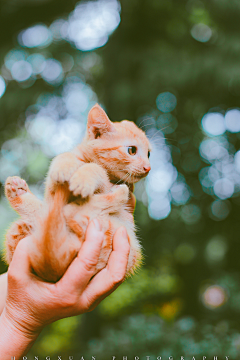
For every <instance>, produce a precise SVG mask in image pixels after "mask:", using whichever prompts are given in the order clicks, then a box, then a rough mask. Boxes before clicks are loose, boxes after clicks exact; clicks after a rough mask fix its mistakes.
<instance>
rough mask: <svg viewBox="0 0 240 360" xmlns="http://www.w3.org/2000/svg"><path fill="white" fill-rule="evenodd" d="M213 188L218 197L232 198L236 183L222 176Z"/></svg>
mask: <svg viewBox="0 0 240 360" xmlns="http://www.w3.org/2000/svg"><path fill="white" fill-rule="evenodd" d="M213 190H214V193H215V195H217V197H219V198H220V199H222V200H224V199H227V198H230V197H231V196H232V195H233V193H234V183H233V182H232V181H231V180H229V179H227V178H222V179H219V180H217V181H216V182H215V184H214V187H213Z"/></svg>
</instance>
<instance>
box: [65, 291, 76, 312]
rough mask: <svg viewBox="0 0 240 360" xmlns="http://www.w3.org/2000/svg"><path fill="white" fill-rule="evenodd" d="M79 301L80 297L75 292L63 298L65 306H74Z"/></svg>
mask: <svg viewBox="0 0 240 360" xmlns="http://www.w3.org/2000/svg"><path fill="white" fill-rule="evenodd" d="M77 303H78V297H77V296H76V295H74V294H68V296H64V297H63V298H62V299H61V305H62V307H63V308H66V309H68V308H73V307H75V306H76V304H77Z"/></svg>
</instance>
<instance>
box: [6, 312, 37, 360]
mask: <svg viewBox="0 0 240 360" xmlns="http://www.w3.org/2000/svg"><path fill="white" fill-rule="evenodd" d="M40 332H41V331H36V332H32V331H29V330H28V329H25V328H24V326H21V325H19V323H18V322H17V321H14V319H12V318H11V317H9V316H8V315H7V312H6V309H5V308H4V310H3V312H2V315H1V316H0V334H1V336H0V354H1V360H5V359H11V357H14V356H15V358H16V359H18V357H20V356H23V355H25V354H26V353H27V351H28V350H29V349H30V348H31V347H32V345H33V343H34V342H35V340H36V339H37V337H38V336H39V334H40Z"/></svg>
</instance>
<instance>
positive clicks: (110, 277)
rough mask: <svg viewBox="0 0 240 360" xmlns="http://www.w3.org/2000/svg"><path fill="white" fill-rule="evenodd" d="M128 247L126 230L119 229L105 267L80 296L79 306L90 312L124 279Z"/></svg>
mask: <svg viewBox="0 0 240 360" xmlns="http://www.w3.org/2000/svg"><path fill="white" fill-rule="evenodd" d="M129 253H130V245H129V241H128V235H127V232H126V229H125V228H124V227H121V228H120V229H118V230H117V231H116V233H115V235H114V237H113V251H112V252H111V255H110V257H109V260H108V264H107V267H106V268H104V269H103V270H101V271H100V272H99V273H98V274H97V275H95V276H94V278H93V279H92V280H91V282H90V283H89V285H88V286H87V288H86V289H85V291H84V292H83V294H82V298H81V306H82V307H83V308H86V309H89V310H92V309H93V308H94V307H96V306H97V305H98V304H99V302H101V301H102V300H103V299H104V298H105V297H106V296H108V295H109V294H110V293H112V292H113V291H114V290H115V289H116V288H117V287H118V286H119V285H120V284H121V283H122V282H123V281H124V279H125V276H126V270H127V264H128V257H129Z"/></svg>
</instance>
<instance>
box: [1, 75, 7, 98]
mask: <svg viewBox="0 0 240 360" xmlns="http://www.w3.org/2000/svg"><path fill="white" fill-rule="evenodd" d="M5 90H6V83H5V80H4V78H3V77H2V76H0V98H1V97H2V96H3V94H4V93H5Z"/></svg>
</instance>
